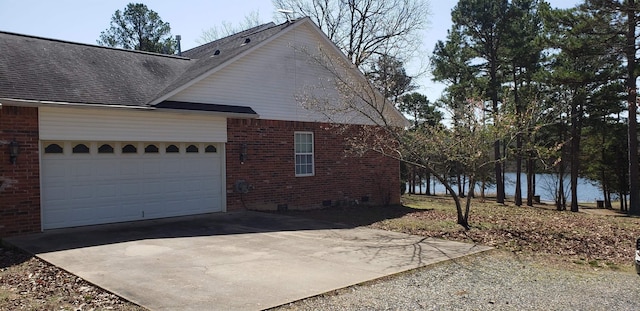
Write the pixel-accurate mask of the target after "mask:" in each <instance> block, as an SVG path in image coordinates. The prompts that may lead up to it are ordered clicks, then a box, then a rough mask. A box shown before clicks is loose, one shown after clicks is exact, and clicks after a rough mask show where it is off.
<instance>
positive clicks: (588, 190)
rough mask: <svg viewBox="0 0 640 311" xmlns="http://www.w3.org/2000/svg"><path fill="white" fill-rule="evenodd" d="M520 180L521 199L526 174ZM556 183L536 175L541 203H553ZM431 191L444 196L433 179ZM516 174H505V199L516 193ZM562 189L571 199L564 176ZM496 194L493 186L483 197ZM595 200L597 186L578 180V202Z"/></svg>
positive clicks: (600, 197) (552, 177) (549, 177)
mask: <svg viewBox="0 0 640 311" xmlns="http://www.w3.org/2000/svg"><path fill="white" fill-rule="evenodd" d="M521 176H522V177H521V180H522V197H523V199H524V198H526V196H527V176H526V174H522V175H521ZM557 182H558V177H557V176H556V175H551V174H536V193H535V194H536V195H539V196H540V200H541V201H543V202H554V201H555V189H556V184H557ZM425 189H426V187H425V186H424V185H422V192H423V193H424V192H425V191H426V190H425ZM431 189H432V191H433V189H435V193H436V194H444V193H445V189H444V186H443V185H442V184H440V183H439V182H437V181H436V182H435V188H434V179H433V178H432V179H431ZM453 189H456V190H457V189H458V188H457V186H454V187H453ZM476 189H477V191H476V194H480V186H479V185H478V186H476ZM515 189H516V174H515V173H506V174H505V193H506V195H507V197H513V196H514V194H515V193H516V191H515ZM564 189H565V194H566V196H567V201H569V200H570V199H571V189H570V182H569V176H566V178H565V180H564ZM419 191H420V189H419V188H418V187H416V193H417V192H419ZM495 194H496V187H495V185H493V186H491V187H487V188H486V189H485V195H487V196H493V195H495ZM596 200H603V195H602V190H600V187H599V185H597V184H595V183H593V182H591V181H589V180H587V179H584V178H579V179H578V202H595V201H596Z"/></svg>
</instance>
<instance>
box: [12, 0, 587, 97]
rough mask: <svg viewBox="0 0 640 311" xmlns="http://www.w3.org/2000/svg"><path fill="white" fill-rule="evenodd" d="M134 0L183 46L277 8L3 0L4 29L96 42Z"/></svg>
mask: <svg viewBox="0 0 640 311" xmlns="http://www.w3.org/2000/svg"><path fill="white" fill-rule="evenodd" d="M130 2H142V3H145V4H146V5H147V6H148V7H149V8H150V9H151V10H154V11H156V12H157V13H158V14H159V15H160V17H161V18H162V20H163V21H165V22H169V23H170V24H171V32H172V34H174V35H181V36H182V42H181V45H182V49H183V50H187V49H189V48H192V47H195V46H197V45H198V44H197V43H196V41H197V40H198V39H199V37H200V35H201V34H202V32H203V30H206V29H209V28H211V27H213V26H220V25H221V24H222V22H223V21H226V22H230V23H232V24H233V25H236V24H238V23H240V22H242V21H243V20H244V17H245V16H247V15H248V14H250V13H251V12H258V13H259V16H260V19H261V20H262V21H264V22H270V21H272V20H273V15H274V12H275V9H276V8H274V7H273V5H272V4H271V1H270V0H238V1H229V0H224V1H223V0H171V1H167V0H138V1H131V0H109V1H106V0H103V1H97V0H40V1H35V0H0V31H8V32H15V33H20V34H28V35H34V36H40V37H47V38H55V39H61V40H67V41H74V42H81V43H88V44H96V40H97V39H98V37H99V35H100V32H101V31H103V30H105V29H107V28H108V27H109V22H110V20H111V16H112V15H113V13H114V12H115V11H116V10H118V9H120V10H122V9H124V8H125V7H126V5H127V4H128V3H130ZM548 2H549V3H551V6H552V7H558V8H569V7H573V6H575V5H576V4H577V3H579V2H581V1H578V0H548ZM456 3H457V1H452V0H432V1H431V19H430V26H429V29H427V30H426V31H425V32H424V41H423V50H424V51H426V53H424V56H425V57H424V61H427V60H428V56H429V54H430V53H431V51H432V49H433V47H434V45H435V43H436V42H437V41H438V40H444V39H445V38H446V34H447V29H449V28H450V26H451V14H450V13H451V9H452V8H453V7H454V6H455V4H456ZM419 63H420V62H418V61H416V62H414V63H413V64H409V65H408V73H409V74H414V73H415V72H416V71H418V67H419V65H418V64H419ZM418 83H419V84H420V86H421V88H420V89H419V91H420V92H421V93H424V94H426V95H427V97H428V98H429V99H430V100H435V99H437V98H438V97H439V96H440V92H441V91H442V89H443V85H441V84H437V83H434V82H432V81H431V78H430V77H429V76H424V77H422V78H420V79H419V80H418Z"/></svg>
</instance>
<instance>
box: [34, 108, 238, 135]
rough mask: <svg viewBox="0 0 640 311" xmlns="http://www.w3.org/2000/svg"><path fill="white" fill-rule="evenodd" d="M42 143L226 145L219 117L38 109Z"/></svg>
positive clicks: (123, 110) (98, 110)
mask: <svg viewBox="0 0 640 311" xmlns="http://www.w3.org/2000/svg"><path fill="white" fill-rule="evenodd" d="M38 111H39V116H38V117H39V126H40V139H41V140H80V141H169V142H171V141H174V142H181V141H186V142H226V141H227V119H226V118H225V117H220V116H212V115H206V114H199V115H198V114H192V113H172V112H164V111H162V112H160V111H138V110H125V109H89V108H87V109H82V108H58V107H55V108H54V107H41V108H39V109H38Z"/></svg>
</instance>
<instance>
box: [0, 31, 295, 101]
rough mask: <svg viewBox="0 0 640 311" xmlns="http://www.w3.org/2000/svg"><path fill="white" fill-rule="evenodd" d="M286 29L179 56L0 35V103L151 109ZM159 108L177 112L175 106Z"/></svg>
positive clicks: (234, 38) (246, 34)
mask: <svg viewBox="0 0 640 311" xmlns="http://www.w3.org/2000/svg"><path fill="white" fill-rule="evenodd" d="M294 23H295V22H294ZM290 25H291V24H290V23H284V24H281V25H275V24H273V23H268V24H264V25H260V26H258V27H254V28H251V29H248V30H245V31H242V32H240V33H237V34H234V35H232V36H229V37H225V38H222V39H220V40H216V41H213V42H210V43H207V44H204V45H202V46H199V47H196V48H194V49H191V50H188V51H185V52H184V53H183V54H182V56H175V55H162V54H155V53H148V52H141V51H132V50H124V49H117V48H109V47H103V46H96V45H88V44H81V43H74V42H67V41H61V40H54V39H47V38H40V37H34V36H27V35H21V34H15V33H9V32H1V31H0V77H2V79H0V99H15V100H26V101H36V102H38V101H44V102H60V103H74V104H87V105H121V106H138V107H150V105H151V103H153V102H154V101H158V100H160V102H161V101H162V98H164V97H166V95H167V94H169V93H171V92H174V91H176V90H177V89H180V88H181V87H183V86H184V85H185V84H187V83H189V82H191V81H192V80H194V79H197V78H201V77H203V75H206V74H207V73H209V72H211V71H212V70H214V69H215V68H216V67H217V66H220V65H221V64H224V63H226V62H228V61H230V60H232V59H234V58H235V57H237V56H239V55H241V54H242V53H244V52H245V51H248V50H250V49H251V48H252V47H255V46H256V45H257V44H259V43H260V42H263V41H265V40H268V39H269V38H271V37H273V36H274V35H276V34H277V33H279V32H280V31H282V30H283V29H284V28H286V27H288V26H290ZM160 107H164V108H171V107H174V108H176V109H177V107H176V105H175V104H170V105H159V106H158V108H160ZM181 107H183V108H184V105H182V106H181ZM194 107H199V106H198V105H191V106H190V109H195V108H194ZM223 110H225V109H223ZM232 110H234V111H243V112H245V113H251V111H252V110H251V109H249V110H246V109H232ZM254 113H255V112H254Z"/></svg>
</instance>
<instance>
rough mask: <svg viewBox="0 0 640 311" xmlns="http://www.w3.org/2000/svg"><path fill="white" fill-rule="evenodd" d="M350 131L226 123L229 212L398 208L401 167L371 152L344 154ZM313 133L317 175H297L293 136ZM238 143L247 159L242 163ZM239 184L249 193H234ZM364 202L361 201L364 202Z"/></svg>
mask: <svg viewBox="0 0 640 311" xmlns="http://www.w3.org/2000/svg"><path fill="white" fill-rule="evenodd" d="M359 129H362V128H361V127H350V129H349V130H348V131H342V130H336V128H334V127H332V126H330V125H328V124H323V123H312V122H290V121H275V120H250V119H249V120H246V119H229V120H228V122H227V135H228V142H227V146H226V158H227V159H226V161H227V208H228V210H230V211H232V210H242V209H245V208H246V209H252V210H277V209H278V206H280V208H284V206H286V208H288V209H313V208H322V207H323V206H327V205H328V204H331V205H332V206H335V205H343V204H355V202H356V201H357V202H358V204H385V203H387V202H388V203H391V204H397V203H399V202H400V181H399V174H400V173H399V171H400V166H399V163H398V161H397V160H393V159H391V158H387V157H384V156H382V155H380V154H378V153H375V152H368V153H366V154H365V155H364V156H355V155H348V154H347V153H345V149H346V147H347V145H346V143H345V138H346V137H351V136H353V135H355V134H356V133H354V132H353V131H358V130H359ZM296 131H304V132H313V133H314V151H315V152H314V161H315V175H314V176H309V177H296V176H295V167H294V163H295V156H294V133H295V132H296ZM242 144H246V145H247V159H246V160H245V161H244V163H241V162H240V152H241V146H242ZM238 180H244V181H246V182H247V183H248V184H249V185H250V188H249V191H248V193H245V194H241V193H239V192H238V191H236V189H235V184H236V182H237V181H238ZM367 199H368V202H363V200H364V201H367Z"/></svg>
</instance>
